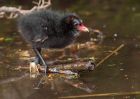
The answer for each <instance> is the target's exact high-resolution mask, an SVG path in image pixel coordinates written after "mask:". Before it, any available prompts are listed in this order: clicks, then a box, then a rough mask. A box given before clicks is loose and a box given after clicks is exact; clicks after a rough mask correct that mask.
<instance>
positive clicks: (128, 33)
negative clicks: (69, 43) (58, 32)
mask: <svg viewBox="0 0 140 99" xmlns="http://www.w3.org/2000/svg"><path fill="white" fill-rule="evenodd" d="M5 3H6V2H2V4H5ZM7 3H8V2H7ZM15 3H16V4H20V2H15ZM139 6H140V2H139V0H133V1H132V0H125V1H122V0H110V1H102V0H98V1H97V0H88V1H86V0H79V1H74V2H73V1H71V0H62V1H61V2H58V1H53V6H52V9H60V10H63V9H64V8H65V9H66V10H68V11H72V12H76V13H78V14H79V15H80V16H81V17H82V18H83V20H84V21H85V24H86V25H87V26H88V27H91V28H96V29H99V30H101V31H102V32H103V33H104V37H105V38H104V40H103V42H102V43H101V44H95V45H93V46H91V47H90V48H87V47H85V48H81V49H79V50H78V52H77V53H76V54H77V55H78V56H79V57H82V58H83V57H92V56H94V57H95V58H96V60H97V62H98V61H100V60H101V59H103V58H104V57H105V56H106V55H108V54H109V53H110V51H112V50H114V49H115V48H117V47H118V46H119V45H121V44H125V46H124V47H123V48H122V49H121V50H120V51H119V52H118V54H117V55H113V56H112V57H110V58H109V59H108V60H106V61H105V62H104V63H102V64H101V65H100V66H99V67H98V68H96V70H94V71H92V72H89V71H84V72H80V77H79V78H73V79H70V78H71V77H69V76H66V75H60V74H51V75H49V77H48V78H45V81H44V80H43V82H44V84H41V85H40V86H39V89H34V88H35V87H36V86H37V84H38V83H39V81H40V79H41V77H38V78H30V75H29V74H28V71H25V70H22V71H17V70H14V69H15V67H17V66H27V65H28V62H29V61H28V60H29V59H30V57H32V56H34V53H33V52H32V50H31V47H30V46H29V45H27V44H26V43H25V42H24V41H23V40H22V39H21V37H20V36H19V34H18V32H17V29H16V24H15V21H13V20H11V21H9V20H5V19H1V20H0V23H2V24H1V25H0V29H1V30H0V59H1V61H0V97H1V99H56V98H58V97H61V96H73V95H83V94H91V93H93V94H97V93H99V94H101V93H118V92H135V91H140V84H139V83H140V80H139V78H140V72H139V64H140V61H139V59H140V34H139V32H140V30H139V26H140V7H139ZM91 38H92V36H91V35H89V34H86V33H83V34H82V35H81V36H80V37H79V38H78V40H77V42H79V43H85V42H87V41H89V40H90V39H91ZM66 51H67V50H66ZM70 51H71V50H70ZM62 52H63V50H59V51H55V50H53V51H48V52H47V54H48V56H49V60H53V59H56V58H58V57H59V56H61V55H62ZM44 53H45V51H44ZM68 54H69V50H68ZM92 98H93V97H88V99H92ZM139 98H140V95H123V96H106V97H100V96H98V97H94V99H139Z"/></svg>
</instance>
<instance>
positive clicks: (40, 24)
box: [18, 10, 89, 73]
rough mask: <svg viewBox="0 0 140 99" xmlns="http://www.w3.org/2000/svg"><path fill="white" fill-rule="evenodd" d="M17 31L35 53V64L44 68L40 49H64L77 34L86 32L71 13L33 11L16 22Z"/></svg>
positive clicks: (76, 17) (80, 22) (78, 19)
mask: <svg viewBox="0 0 140 99" xmlns="http://www.w3.org/2000/svg"><path fill="white" fill-rule="evenodd" d="M18 29H19V32H20V34H21V35H22V36H23V38H24V39H25V40H26V41H27V42H28V43H30V44H31V45H32V47H33V50H34V52H35V53H36V64H41V63H43V65H44V66H45V68H46V71H45V73H46V72H47V70H48V68H47V64H46V62H45V61H44V59H43V58H42V55H41V48H46V49H47V48H64V47H65V46H67V45H69V44H71V43H73V41H74V40H75V39H76V38H77V36H78V35H79V32H88V31H89V30H88V28H87V27H85V26H84V24H83V22H82V20H81V19H80V18H79V17H78V16H77V15H76V14H73V13H60V12H56V11H51V10H42V11H34V12H32V13H30V14H27V15H23V16H21V17H20V18H19V20H18Z"/></svg>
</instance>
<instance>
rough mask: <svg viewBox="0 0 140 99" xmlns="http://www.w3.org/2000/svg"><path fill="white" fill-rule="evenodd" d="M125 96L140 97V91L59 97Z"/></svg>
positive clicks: (68, 98) (63, 98) (67, 98)
mask: <svg viewBox="0 0 140 99" xmlns="http://www.w3.org/2000/svg"><path fill="white" fill-rule="evenodd" d="M125 95H140V91H135V92H118V93H117V92H116V93H102V94H95V93H94V94H88V95H77V96H65V97H59V98H61V99H70V98H71V99H72V98H74V99H75V98H88V97H107V96H125Z"/></svg>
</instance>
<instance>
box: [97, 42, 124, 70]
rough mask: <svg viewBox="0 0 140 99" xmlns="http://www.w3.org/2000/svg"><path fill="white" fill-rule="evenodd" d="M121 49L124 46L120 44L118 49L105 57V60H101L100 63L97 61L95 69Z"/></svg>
mask: <svg viewBox="0 0 140 99" xmlns="http://www.w3.org/2000/svg"><path fill="white" fill-rule="evenodd" d="M123 47H124V44H121V45H120V46H119V47H117V48H116V49H115V50H113V51H112V52H111V53H110V54H109V55H107V56H106V57H105V58H103V59H102V60H101V61H99V62H98V63H97V65H96V67H98V66H99V65H101V64H102V63H103V62H104V61H106V60H107V59H108V58H110V57H111V56H112V55H113V54H116V53H117V52H118V51H119V50H120V49H121V48H123Z"/></svg>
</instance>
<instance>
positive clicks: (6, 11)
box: [0, 0, 51, 19]
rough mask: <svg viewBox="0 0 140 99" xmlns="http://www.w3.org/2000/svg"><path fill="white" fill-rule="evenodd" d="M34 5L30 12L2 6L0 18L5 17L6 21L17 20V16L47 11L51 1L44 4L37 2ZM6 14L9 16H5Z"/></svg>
mask: <svg viewBox="0 0 140 99" xmlns="http://www.w3.org/2000/svg"><path fill="white" fill-rule="evenodd" d="M36 4H37V6H34V7H33V8H31V9H30V10H23V9H21V7H18V8H17V7H7V6H2V7H0V18H3V17H6V18H8V19H13V18H17V17H18V16H19V15H25V14H27V13H31V12H32V11H36V10H42V9H47V8H48V7H49V6H50V5H51V0H48V2H45V1H44V0H39V2H38V3H36ZM7 14H10V15H8V16H6V15H7Z"/></svg>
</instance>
